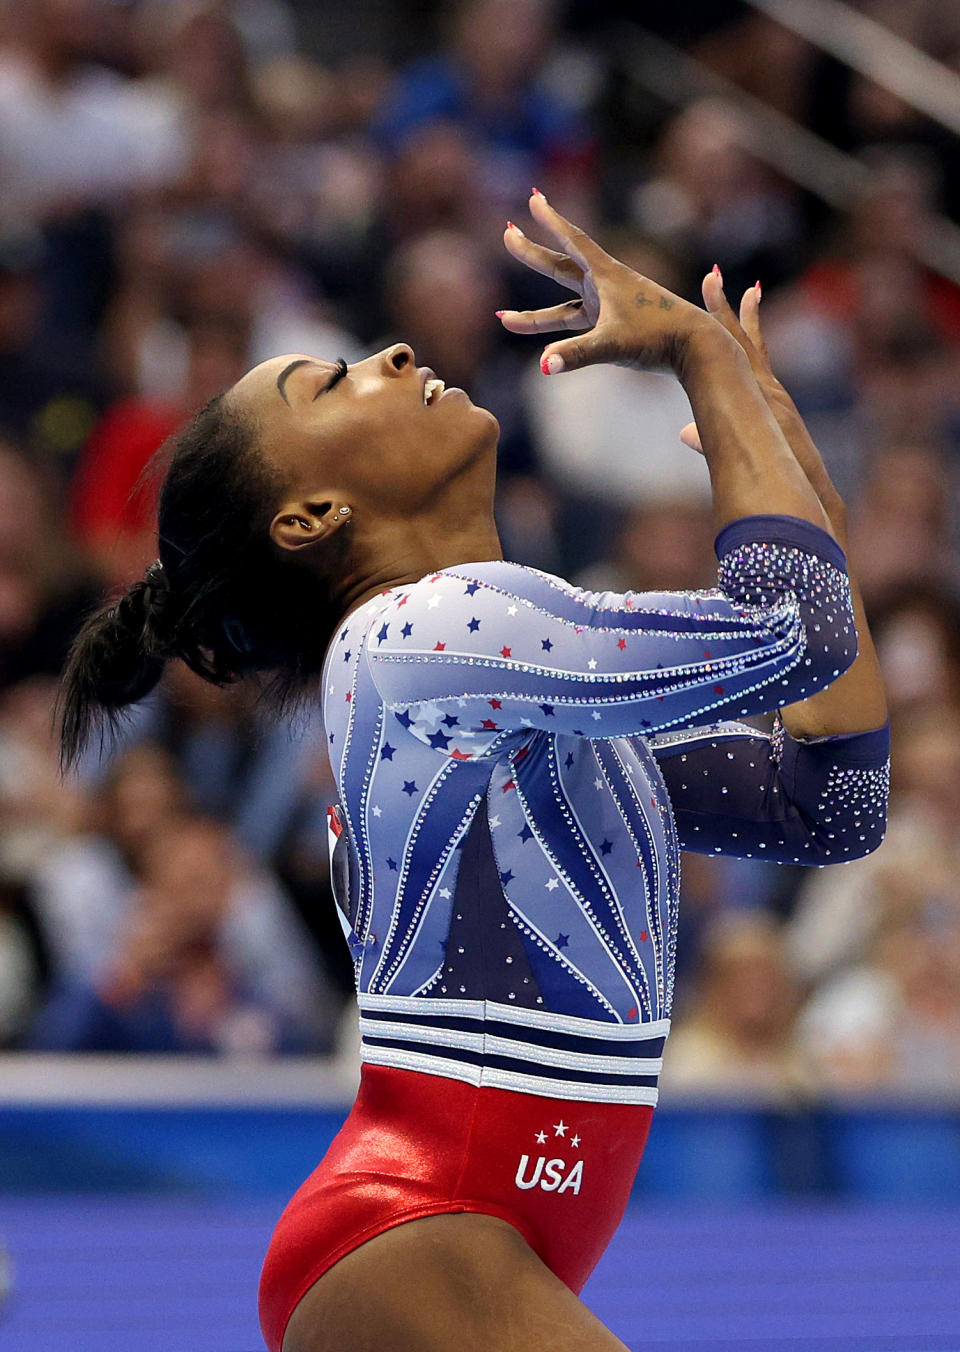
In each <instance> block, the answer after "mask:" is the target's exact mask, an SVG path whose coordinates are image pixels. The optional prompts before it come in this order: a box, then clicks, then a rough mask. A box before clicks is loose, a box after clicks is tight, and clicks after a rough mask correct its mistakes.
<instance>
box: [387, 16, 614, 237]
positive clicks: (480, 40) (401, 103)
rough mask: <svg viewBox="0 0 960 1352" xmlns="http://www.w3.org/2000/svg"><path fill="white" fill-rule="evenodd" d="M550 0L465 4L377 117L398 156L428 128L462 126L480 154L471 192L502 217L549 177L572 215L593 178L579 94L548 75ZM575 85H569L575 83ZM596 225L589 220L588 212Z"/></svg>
mask: <svg viewBox="0 0 960 1352" xmlns="http://www.w3.org/2000/svg"><path fill="white" fill-rule="evenodd" d="M556 13H557V10H556V5H555V4H553V3H552V0H524V3H522V4H518V3H516V0H467V2H466V3H465V4H463V5H461V6H459V7H457V9H456V11H455V17H454V20H453V24H452V40H451V41H450V44H449V46H448V48H447V49H446V50H445V51H443V52H441V54H440V55H438V56H433V57H426V58H421V59H420V60H418V61H415V62H413V63H411V64H410V65H409V66H407V67H406V68H405V69H403V70H402V71H401V72H400V73H399V74H398V76H397V79H396V81H395V83H394V84H393V86H392V88H390V89H389V90H388V92H387V96H386V99H385V102H384V105H383V108H382V109H381V112H380V114H379V117H378V119H377V132H378V135H379V137H380V140H381V142H382V144H383V145H384V146H385V147H386V148H387V149H388V151H389V152H390V153H392V154H397V153H398V152H399V151H400V150H401V149H402V148H403V147H404V146H405V145H407V144H409V143H410V142H411V141H412V140H414V139H416V137H417V134H418V133H419V132H421V131H422V130H423V129H424V128H425V127H435V126H437V125H438V124H441V125H447V126H452V127H454V128H457V129H458V130H459V131H460V132H461V133H462V135H463V136H464V138H465V141H466V143H467V144H468V145H469V146H471V147H472V148H473V150H474V153H475V154H476V156H477V177H475V178H474V179H473V180H472V183H473V192H474V194H475V195H476V196H477V198H478V199H479V202H480V203H481V204H482V206H483V207H484V208H485V209H486V210H487V211H489V212H490V213H491V214H492V213H496V214H497V215H500V214H502V212H504V211H507V210H509V209H510V208H511V207H512V204H513V203H515V202H518V201H522V200H523V197H524V194H525V193H527V192H529V190H530V184H531V183H536V182H538V181H542V182H543V185H544V188H545V189H547V188H549V189H550V190H551V191H552V192H553V193H554V195H555V196H558V197H562V198H563V200H564V201H565V202H567V203H568V205H569V210H570V212H571V213H572V214H573V215H574V216H575V217H576V218H577V219H583V213H582V211H581V212H580V213H579V215H578V213H577V211H576V210H575V197H576V196H577V195H579V192H580V191H581V190H582V188H583V187H584V185H585V180H586V182H587V183H589V181H590V179H591V177H592V170H593V158H594V146H593V138H592V135H591V133H590V131H589V129H588V127H587V124H586V123H585V121H584V120H583V119H582V117H581V116H580V112H579V109H578V108H577V106H576V103H575V94H574V93H573V91H572V90H571V91H570V92H568V93H566V94H564V93H561V92H559V90H558V87H557V82H554V83H553V84H551V85H548V84H547V82H546V80H545V79H544V78H543V77H544V75H545V72H546V67H547V62H548V60H549V58H550V56H551V55H552V54H553V50H554V46H555V43H556V41H557V38H558V29H557V24H556ZM568 88H569V86H568ZM586 219H587V222H588V223H589V216H588V217H587V218H586Z"/></svg>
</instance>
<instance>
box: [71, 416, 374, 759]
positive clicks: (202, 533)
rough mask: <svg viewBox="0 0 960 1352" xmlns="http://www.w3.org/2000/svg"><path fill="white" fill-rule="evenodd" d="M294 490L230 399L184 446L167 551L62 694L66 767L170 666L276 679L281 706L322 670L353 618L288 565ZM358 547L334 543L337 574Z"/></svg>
mask: <svg viewBox="0 0 960 1352" xmlns="http://www.w3.org/2000/svg"><path fill="white" fill-rule="evenodd" d="M160 454H161V455H164V457H165V456H169V455H170V453H169V451H166V453H163V452H161V453H160ZM282 487H283V485H282V481H281V479H280V476H279V475H278V474H277V473H276V472H275V471H274V470H272V469H271V467H270V466H269V465H268V464H267V462H266V461H265V459H264V457H263V456H262V455H261V453H260V450H259V448H258V446H257V444H256V437H255V431H254V425H253V424H252V423H251V422H250V421H249V420H247V419H245V418H243V417H241V416H239V415H238V414H237V413H236V412H234V411H232V410H231V409H230V408H229V407H228V406H227V405H226V404H225V402H224V398H223V396H222V395H218V396H217V398H215V399H213V400H211V402H210V403H209V404H207V406H206V407H205V408H204V409H202V410H201V411H200V412H199V413H198V414H197V415H196V417H194V418H193V419H192V421H191V422H190V423H188V424H187V426H186V427H185V428H184V429H183V431H182V432H180V434H179V435H178V436H177V437H176V438H175V440H174V442H173V451H172V456H170V459H169V467H168V469H167V472H166V477H165V479H164V482H163V486H162V488H161V491H160V501H159V508H158V527H159V542H160V548H159V554H160V557H159V559H158V561H157V562H156V563H154V564H151V566H150V567H149V568H148V569H147V572H146V576H145V577H144V578H143V580H142V581H139V582H135V583H134V584H133V586H132V587H130V588H129V590H128V591H127V592H126V593H125V594H124V595H123V596H121V597H120V598H119V599H117V598H114V599H113V600H111V601H109V602H107V603H106V604H105V605H103V606H102V607H101V608H100V609H99V610H98V611H96V612H95V613H94V614H93V615H91V616H90V618H89V619H88V620H87V621H86V623H85V624H84V626H83V628H82V629H81V630H80V632H79V634H78V635H77V638H76V640H75V641H74V644H73V647H72V649H71V651H70V655H69V658H68V660H67V666H66V671H65V673H64V678H63V689H62V692H61V699H60V713H61V734H60V748H61V761H62V764H63V765H64V767H68V766H70V765H72V764H73V763H74V762H75V761H76V760H77V758H78V757H79V755H80V754H81V752H82V751H83V748H84V747H85V745H86V743H87V741H88V739H89V737H90V735H91V733H92V732H93V731H94V730H95V729H96V728H99V729H100V731H101V735H102V734H103V732H104V731H113V730H114V728H115V726H116V724H117V722H118V720H119V718H120V716H121V714H122V712H123V710H124V709H125V708H126V707H127V706H128V705H130V704H133V703H135V702H136V701H137V700H140V699H142V698H143V697H144V696H145V695H147V694H148V693H149V692H150V691H151V690H152V689H153V687H154V686H155V685H156V684H157V682H158V681H159V680H160V677H161V676H162V674H163V669H164V666H165V664H166V662H167V660H168V659H170V658H176V657H178V658H181V659H182V660H183V661H184V662H186V664H187V666H189V667H190V668H191V669H192V670H193V671H195V672H197V673H198V675H200V676H202V677H203V678H204V679H205V680H207V681H211V682H213V684H215V685H227V684H229V683H230V682H232V681H236V680H238V679H240V678H241V677H244V676H247V675H250V674H251V673H255V672H260V673H263V672H269V673H272V677H271V679H270V680H269V681H266V682H265V683H264V689H265V691H266V692H268V693H269V694H270V696H271V697H272V701H273V702H274V703H275V704H277V705H279V706H281V707H282V706H284V705H286V704H287V703H289V701H290V698H291V696H293V695H294V694H296V693H297V692H299V691H301V690H302V689H303V688H304V686H305V685H306V684H307V683H308V681H309V679H310V677H311V676H314V675H315V674H316V673H317V672H319V670H320V668H321V666H322V664H323V656H324V652H325V650H326V645H327V642H328V640H329V637H330V634H331V632H332V630H333V627H334V625H335V624H336V622H337V620H338V618H339V614H338V612H336V611H335V608H334V607H333V605H332V604H331V598H330V594H329V589H328V588H327V586H326V585H325V584H324V582H323V581H322V580H321V579H319V578H318V577H317V575H316V574H315V573H314V572H311V571H309V570H308V569H306V568H304V567H302V566H298V565H297V564H296V563H295V562H294V561H292V560H286V559H283V558H282V557H280V554H279V551H278V550H277V549H276V548H275V546H274V545H273V544H272V542H271V540H270V534H269V528H270V522H271V520H272V517H273V513H274V512H275V511H276V508H277V504H278V502H279V497H280V493H281V491H282ZM345 539H346V536H345V532H344V531H337V532H336V533H335V535H334V537H333V539H332V540H331V541H329V542H328V544H327V545H326V546H325V548H328V549H329V550H330V567H331V570H332V571H331V576H333V574H334V572H335V570H336V569H337V568H338V567H339V566H340V564H342V562H343V559H344V554H345V551H346V548H347V546H346V544H345V543H344V541H345Z"/></svg>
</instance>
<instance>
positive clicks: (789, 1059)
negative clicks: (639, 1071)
mask: <svg viewBox="0 0 960 1352" xmlns="http://www.w3.org/2000/svg"><path fill="white" fill-rule="evenodd" d="M797 994H798V993H797V990H796V988H795V987H794V985H793V982H792V981H791V978H790V975H789V973H788V971H787V967H786V964H785V962H784V958H783V942H782V938H781V935H780V932H779V930H778V929H777V927H776V926H775V924H774V923H773V922H772V921H771V920H769V919H767V918H766V917H764V916H762V915H756V914H754V915H748V914H746V913H741V914H739V915H728V916H724V917H722V918H721V919H720V920H719V921H718V922H717V923H716V925H715V927H714V930H713V932H712V934H711V935H709V937H708V938H707V940H706V942H705V945H704V971H703V975H702V977H701V981H700V985H699V998H698V999H697V998H695V999H694V1007H693V1009H692V1011H691V1012H690V1014H689V1015H688V1016H687V1018H686V1019H685V1020H679V1021H678V1023H677V1026H676V1027H675V1028H674V1030H673V1031H672V1032H671V1034H670V1044H669V1048H670V1049H669V1054H668V1055H667V1057H666V1058H665V1060H664V1068H663V1077H662V1080H661V1086H662V1089H663V1095H664V1099H665V1100H666V1101H669V1096H670V1094H671V1093H673V1092H675V1091H676V1092H680V1091H682V1092H684V1093H696V1094H698V1095H700V1096H706V1097H708V1098H724V1099H730V1098H733V1099H743V1098H746V1099H747V1100H749V1099H750V1098H751V1097H752V1096H756V1095H759V1096H760V1097H761V1098H764V1099H770V1098H773V1099H781V1100H789V1099H790V1098H791V1097H793V1096H794V1095H795V1094H797V1093H798V1092H800V1091H801V1090H802V1089H803V1087H804V1078H803V1074H802V1069H801V1065H800V1062H799V1060H798V1058H797V1055H796V1053H795V1050H794V1047H793V1045H792V1040H791V1029H792V1025H793V1017H794V1013H795V1011H796V1008H797Z"/></svg>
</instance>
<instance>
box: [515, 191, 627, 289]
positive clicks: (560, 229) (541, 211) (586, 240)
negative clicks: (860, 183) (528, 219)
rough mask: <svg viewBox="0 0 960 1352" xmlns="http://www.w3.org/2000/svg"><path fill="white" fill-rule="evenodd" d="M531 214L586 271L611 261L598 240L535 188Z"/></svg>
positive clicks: (531, 198) (532, 196)
mask: <svg viewBox="0 0 960 1352" xmlns="http://www.w3.org/2000/svg"><path fill="white" fill-rule="evenodd" d="M530 215H531V216H532V217H533V219H534V220H535V221H536V222H537V224H538V225H542V226H544V228H545V229H547V230H549V231H550V234H551V235H553V237H554V239H555V240H557V242H558V243H559V244H560V245H561V246H562V248H563V250H564V252H565V253H567V254H569V256H570V257H571V258H572V259H573V261H574V262H575V263H579V265H580V267H581V268H583V270H584V272H587V271H589V269H590V268H592V267H596V266H597V264H598V263H604V262H609V260H610V255H609V254H608V253H605V252H604V250H603V249H601V248H600V245H599V244H597V242H596V240H592V239H591V238H590V236H589V235H588V234H587V232H586V231H585V230H581V229H580V227H579V226H578V225H574V224H573V222H572V221H568V220H567V219H566V218H565V217H564V216H561V215H560V213H559V211H554V209H553V207H552V206H551V205H550V203H549V202H548V201H547V199H546V198H545V197H544V195H543V193H542V192H540V191H539V189H534V191H533V193H532V194H531V197H530Z"/></svg>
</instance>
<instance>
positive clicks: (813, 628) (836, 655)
mask: <svg viewBox="0 0 960 1352" xmlns="http://www.w3.org/2000/svg"><path fill="white" fill-rule="evenodd" d="M828 625H829V620H823V621H822V622H821V623H820V624H819V625H809V626H808V627H807V642H806V648H807V652H806V656H805V658H804V659H803V662H802V668H801V669H802V670H804V671H805V672H806V674H807V679H808V681H809V684H810V685H811V686H814V685H815V686H816V687H817V688H818V689H826V687H827V686H829V685H832V684H833V682H834V681H835V680H836V679H837V677H838V676H842V675H843V673H844V672H845V671H848V670H849V668H850V667H852V666H853V664H854V662H855V661H856V660H857V650H858V644H857V630H856V627H855V626H854V625H853V624H852V623H851V624H850V625H844V626H842V627H840V628H839V629H838V630H837V631H836V632H835V633H833V632H829V631H828Z"/></svg>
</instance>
